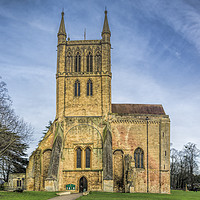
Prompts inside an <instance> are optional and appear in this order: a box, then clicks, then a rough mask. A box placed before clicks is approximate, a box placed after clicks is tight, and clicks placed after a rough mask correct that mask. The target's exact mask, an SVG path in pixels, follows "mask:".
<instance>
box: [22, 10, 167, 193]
mask: <svg viewBox="0 0 200 200" xmlns="http://www.w3.org/2000/svg"><path fill="white" fill-rule="evenodd" d="M101 36H102V38H101V39H100V40H77V41H71V40H70V39H67V34H66V30H65V24H64V13H62V19H61V23H60V28H59V32H58V46H57V73H56V118H55V120H54V122H53V124H52V125H51V127H50V129H49V131H48V133H47V134H46V135H45V137H44V139H43V140H42V141H41V142H40V143H39V145H38V148H37V149H36V150H35V151H34V152H33V153H32V155H31V156H30V158H29V165H28V167H27V170H26V186H27V190H38V191H39V190H47V191H57V190H59V191H66V190H70V191H72V192H82V191H85V190H90V191H110V192H113V191H114V192H150V193H170V119H169V116H168V115H166V114H165V111H164V109H163V107H162V105H146V104H145V105H144V104H112V103H111V78H112V73H111V54H110V51H111V43H110V37H111V32H110V28H109V25H108V19H107V11H105V19H104V25H103V30H102V34H101ZM113 67H114V66H113ZM71 186H73V188H69V187H71Z"/></svg>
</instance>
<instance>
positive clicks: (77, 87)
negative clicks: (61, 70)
mask: <svg viewBox="0 0 200 200" xmlns="http://www.w3.org/2000/svg"><path fill="white" fill-rule="evenodd" d="M74 96H76V97H77V96H80V81H79V80H76V82H75V83H74Z"/></svg>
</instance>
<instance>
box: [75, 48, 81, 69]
mask: <svg viewBox="0 0 200 200" xmlns="http://www.w3.org/2000/svg"><path fill="white" fill-rule="evenodd" d="M80 71H81V56H80V54H79V52H78V53H77V54H76V57H75V72H80Z"/></svg>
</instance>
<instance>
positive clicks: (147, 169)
mask: <svg viewBox="0 0 200 200" xmlns="http://www.w3.org/2000/svg"><path fill="white" fill-rule="evenodd" d="M146 120H147V193H148V192H149V133H148V129H149V127H148V126H149V121H148V120H149V118H148V117H146Z"/></svg>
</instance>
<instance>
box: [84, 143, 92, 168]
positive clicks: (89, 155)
mask: <svg viewBox="0 0 200 200" xmlns="http://www.w3.org/2000/svg"><path fill="white" fill-rule="evenodd" d="M90 157H91V150H90V148H89V147H88V148H86V150H85V158H86V159H85V168H90Z"/></svg>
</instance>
